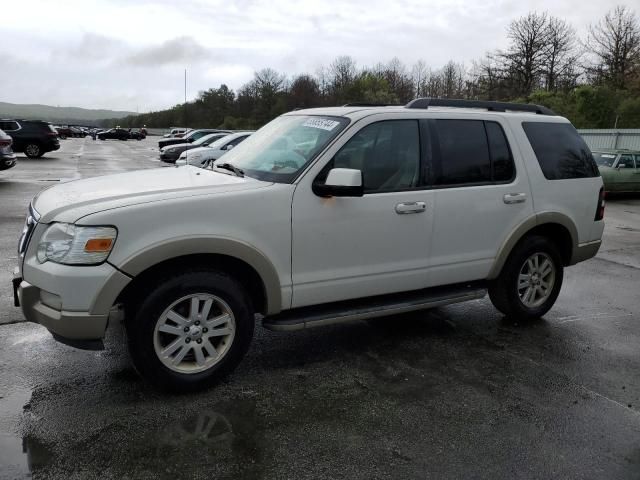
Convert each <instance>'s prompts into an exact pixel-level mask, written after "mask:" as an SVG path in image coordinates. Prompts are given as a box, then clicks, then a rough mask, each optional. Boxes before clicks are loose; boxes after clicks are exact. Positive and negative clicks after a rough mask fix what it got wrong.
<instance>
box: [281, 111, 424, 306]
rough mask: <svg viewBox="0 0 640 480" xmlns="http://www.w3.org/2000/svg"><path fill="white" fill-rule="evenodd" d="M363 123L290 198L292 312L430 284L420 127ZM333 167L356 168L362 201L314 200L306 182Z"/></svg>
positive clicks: (414, 122) (404, 122)
mask: <svg viewBox="0 0 640 480" xmlns="http://www.w3.org/2000/svg"><path fill="white" fill-rule="evenodd" d="M362 123H363V126H362V127H361V128H360V129H359V130H358V131H357V132H356V133H355V134H353V135H352V136H351V137H350V138H349V139H348V140H346V141H344V140H343V144H342V146H341V147H340V148H339V150H338V151H337V153H336V154H335V155H332V156H331V155H330V154H329V155H330V158H327V160H325V161H324V163H325V165H324V168H323V170H322V171H321V172H320V173H319V174H318V173H317V171H316V173H312V175H313V177H314V178H303V179H302V181H301V182H300V184H299V185H298V186H297V188H296V191H295V193H294V199H293V211H292V232H293V233H292V235H293V245H292V282H293V304H292V306H293V307H300V306H305V305H312V304H318V303H327V302H334V301H339V300H344V299H351V298H359V297H368V296H372V295H379V294H383V293H392V292H399V291H407V290H414V289H419V288H423V287H426V286H427V285H428V284H429V276H428V268H429V257H428V251H429V242H430V237H431V229H432V219H433V192H432V191H430V190H427V189H425V187H424V180H425V179H424V175H423V172H424V169H423V165H424V161H425V159H424V158H423V157H424V156H425V151H426V149H425V146H424V142H423V143H422V144H421V126H420V122H419V121H418V120H406V119H397V120H375V119H370V120H368V121H362ZM321 161H322V160H321ZM330 168H353V169H359V170H361V171H362V174H363V183H364V188H365V194H364V196H363V197H350V198H349V197H332V198H322V197H319V196H316V195H315V194H314V193H313V192H312V190H311V184H312V182H313V181H321V180H318V179H321V178H322V176H323V175H325V176H326V173H327V172H328V170H329V169H330ZM307 176H309V174H308V175H307Z"/></svg>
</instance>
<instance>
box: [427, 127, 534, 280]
mask: <svg viewBox="0 0 640 480" xmlns="http://www.w3.org/2000/svg"><path fill="white" fill-rule="evenodd" d="M429 124H430V128H431V131H432V138H433V139H434V146H435V148H434V159H433V168H432V171H431V172H430V178H431V183H432V187H433V189H434V193H435V204H434V212H435V213H434V219H433V236H432V241H431V263H432V268H431V276H432V278H433V283H434V284H437V285H444V284H451V283H458V282H465V281H470V280H478V279H484V278H486V277H487V275H488V274H489V272H490V270H491V267H492V265H493V263H494V259H495V257H496V255H497V252H498V249H499V248H500V246H501V245H502V244H503V242H504V241H505V239H506V238H507V237H508V235H509V234H510V233H511V232H512V230H513V229H514V228H515V227H516V226H518V225H520V224H521V223H522V222H523V221H524V220H525V219H526V218H528V217H530V216H531V215H532V214H533V206H532V201H531V193H530V188H529V181H528V178H527V176H526V173H525V171H524V167H523V165H522V159H521V158H520V157H519V151H518V149H516V148H513V146H514V145H516V143H515V141H514V140H513V137H512V133H511V131H510V129H509V125H508V124H506V123H503V120H502V119H501V118H498V117H495V119H493V118H492V119H491V120H481V119H478V120H476V119H471V120H470V119H468V118H467V119H455V118H437V119H433V120H430V121H429Z"/></svg>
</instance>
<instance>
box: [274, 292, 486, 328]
mask: <svg viewBox="0 0 640 480" xmlns="http://www.w3.org/2000/svg"><path fill="white" fill-rule="evenodd" d="M486 294H487V290H486V287H485V285H484V284H483V283H482V282H474V283H465V284H461V285H451V286H447V287H435V288H427V289H424V290H415V291H412V292H404V293H397V294H391V295H382V296H379V297H367V298H360V299H357V300H348V301H344V302H336V303H332V304H329V305H314V306H310V307H301V308H295V309H292V310H287V311H285V312H282V313H279V314H278V315H273V316H270V317H266V318H264V320H263V321H262V326H263V327H264V328H266V329H268V330H275V331H280V332H290V331H293V330H303V329H305V328H312V327H322V326H325V325H331V324H334V323H343V322H352V321H355V320H364V319H367V318H376V317H386V316H388V315H398V314H400V313H406V312H412V311H415V310H424V309H428V308H433V307H439V306H442V305H449V304H452V303H458V302H466V301H467V300H475V299H478V298H482V297H484V296H485V295H486Z"/></svg>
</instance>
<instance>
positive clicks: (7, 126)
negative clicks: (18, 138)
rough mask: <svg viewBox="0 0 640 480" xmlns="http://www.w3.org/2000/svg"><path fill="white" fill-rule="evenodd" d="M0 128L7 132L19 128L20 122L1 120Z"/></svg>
mask: <svg viewBox="0 0 640 480" xmlns="http://www.w3.org/2000/svg"><path fill="white" fill-rule="evenodd" d="M0 130H4V131H5V132H10V131H12V130H18V123H17V122H0Z"/></svg>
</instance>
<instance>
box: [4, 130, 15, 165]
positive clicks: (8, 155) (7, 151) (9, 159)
mask: <svg viewBox="0 0 640 480" xmlns="http://www.w3.org/2000/svg"><path fill="white" fill-rule="evenodd" d="M12 143H13V139H12V138H11V137H10V136H9V135H7V134H6V133H4V131H2V130H0V170H8V169H9V168H11V167H13V166H15V164H16V154H15V153H13V150H11V144H12Z"/></svg>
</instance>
